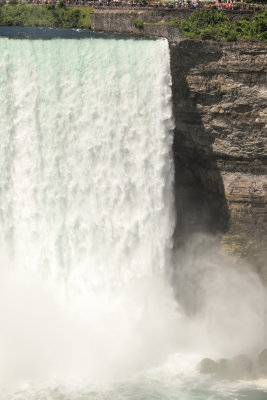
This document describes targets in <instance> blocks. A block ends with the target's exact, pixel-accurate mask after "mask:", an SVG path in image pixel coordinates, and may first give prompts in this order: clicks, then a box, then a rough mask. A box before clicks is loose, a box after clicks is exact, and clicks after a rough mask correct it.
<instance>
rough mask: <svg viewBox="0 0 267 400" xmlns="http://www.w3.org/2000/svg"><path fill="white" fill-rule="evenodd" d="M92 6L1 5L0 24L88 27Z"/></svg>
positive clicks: (62, 4)
mask: <svg viewBox="0 0 267 400" xmlns="http://www.w3.org/2000/svg"><path fill="white" fill-rule="evenodd" d="M92 11H93V9H92V8H87V7H66V6H65V4H64V2H60V3H59V4H58V5H56V6H55V5H52V4H51V5H44V6H37V5H28V4H22V3H19V4H14V5H9V6H3V5H2V6H1V2H0V25H2V26H43V27H55V28H59V27H60V28H90V26H91V21H90V15H91V12H92Z"/></svg>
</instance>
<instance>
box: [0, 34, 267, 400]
mask: <svg viewBox="0 0 267 400" xmlns="http://www.w3.org/2000/svg"><path fill="white" fill-rule="evenodd" d="M0 104H1V107H0V139H1V140H0V265H1V272H0V275H1V276H0V278H1V279H0V316H1V319H0V328H1V329H0V399H1V400H2V399H3V400H15V399H16V400H24V399H25V400H63V399H64V400H67V399H68V400H74V399H75V400H123V399H126V400H128V399H129V400H176V399H177V400H195V399H198V400H223V399H227V400H237V399H238V400H241V399H247V400H266V399H267V381H266V379H255V380H251V381H235V382H234V381H219V380H216V379H213V378H212V377H210V376H204V375H201V374H200V373H199V371H198V368H197V365H198V363H199V361H200V360H201V359H202V358H203V357H208V356H209V357H214V358H220V357H223V356H225V357H233V356H235V355H237V354H240V353H241V352H246V351H247V352H248V353H249V354H253V352H254V353H255V352H256V353H257V352H259V351H260V350H261V349H262V348H263V347H264V345H265V346H266V343H265V338H266V335H265V334H266V323H265V322H264V321H265V318H266V313H267V310H266V307H265V306H264V307H263V308H262V309H259V307H258V305H259V304H265V303H266V290H265V289H264V288H263V287H262V285H261V283H260V282H259V281H258V279H257V277H256V276H255V275H253V273H252V272H249V271H247V272H246V273H245V272H244V271H246V270H245V268H244V270H243V272H242V276H241V275H240V273H239V272H236V271H232V270H231V268H230V267H229V266H228V265H224V266H223V268H222V265H221V264H220V263H219V262H218V261H217V260H216V262H214V260H213V261H212V262H210V261H206V259H205V260H203V258H201V260H197V262H196V263H192V262H191V261H190V260H191V259H190V257H191V253H192V252H189V253H190V256H188V257H187V256H186V258H185V260H184V262H183V268H181V271H182V272H183V273H181V275H180V279H181V280H182V282H183V279H185V278H184V277H185V273H184V271H186V277H187V278H186V279H187V280H189V281H190V285H189V286H190V287H191V286H192V288H193V289H192V290H193V293H192V296H195V297H196V296H197V292H195V291H194V284H195V282H197V284H198V286H200V287H201V290H203V292H202V295H201V297H202V300H203V299H204V300H203V308H202V309H201V310H200V311H199V313H198V314H197V315H196V316H190V317H189V316H188V315H187V314H186V313H185V312H184V310H183V307H182V306H181V305H180V304H179V303H178V302H177V300H176V299H175V296H174V294H173V285H175V282H170V280H169V278H168V271H170V270H171V269H172V268H178V267H179V260H178V261H177V260H174V259H173V257H172V246H173V243H172V237H173V231H174V224H175V213H174V196H173V183H174V169H173V159H172V140H173V133H172V131H173V128H174V122H173V117H172V97H171V75H170V60H169V48H168V42H167V41H165V40H152V39H139V40H136V39H134V38H131V37H127V36H123V37H121V36H118V35H106V34H92V33H88V32H86V31H80V32H79V31H71V30H60V29H58V30H55V29H34V28H4V27H3V28H0ZM193 265H194V266H193ZM185 266H186V268H185ZM181 286H183V285H181ZM184 286H186V285H184ZM237 315H238V318H237ZM256 353H255V354H256Z"/></svg>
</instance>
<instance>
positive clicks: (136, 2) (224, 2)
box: [3, 0, 267, 11]
mask: <svg viewBox="0 0 267 400" xmlns="http://www.w3.org/2000/svg"><path fill="white" fill-rule="evenodd" d="M9 1H10V0H3V2H4V3H5V4H9ZM60 1H62V0H18V2H22V3H26V4H38V5H42V4H57V3H59V2H60ZM64 2H65V4H66V6H79V7H94V8H143V7H148V8H168V9H173V8H191V9H199V8H201V9H203V8H204V9H208V10H209V9H213V10H219V11H221V10H254V11H260V10H264V9H267V4H266V2H265V1H264V0H258V2H257V3H246V2H244V1H243V2H242V1H236V0H211V1H200V0H173V1H169V2H164V1H146V0H65V1H64Z"/></svg>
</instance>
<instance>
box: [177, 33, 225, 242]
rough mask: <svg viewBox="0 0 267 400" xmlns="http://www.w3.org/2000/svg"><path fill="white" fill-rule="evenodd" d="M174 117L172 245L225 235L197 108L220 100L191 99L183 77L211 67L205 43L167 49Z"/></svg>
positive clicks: (213, 55)
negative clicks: (193, 236) (174, 218)
mask: <svg viewBox="0 0 267 400" xmlns="http://www.w3.org/2000/svg"><path fill="white" fill-rule="evenodd" d="M170 52H171V72H172V85H173V86H172V88H173V109H174V117H175V132H174V145H173V150H174V161H175V201H176V210H177V224H176V233H175V245H176V246H178V247H179V245H180V244H181V243H182V242H183V241H184V240H186V238H187V237H188V235H190V234H193V233H195V232H197V231H198V230H199V231H205V232H208V233H218V232H225V231H226V230H227V228H228V221H229V211H228V206H227V202H226V199H225V194H224V186H223V180H222V177H221V172H220V170H219V168H218V166H217V160H216V157H215V154H214V151H213V147H212V145H213V142H214V137H212V136H211V134H210V133H209V132H208V131H207V130H206V128H205V126H204V124H203V121H202V115H201V114H200V112H199V110H198V108H197V104H198V103H204V104H206V105H211V104H217V103H218V101H220V99H221V94H220V93H219V94H213V93H196V92H195V93H194V92H192V91H191V90H190V87H189V85H188V83H187V77H188V74H189V73H190V70H191V69H192V68H197V66H198V64H200V63H206V64H208V63H209V62H216V61H218V60H219V59H220V58H221V57H222V51H221V50H220V49H217V48H215V49H212V48H211V49H210V51H207V45H206V43H205V42H196V41H183V42H181V43H180V44H178V45H171V46H170Z"/></svg>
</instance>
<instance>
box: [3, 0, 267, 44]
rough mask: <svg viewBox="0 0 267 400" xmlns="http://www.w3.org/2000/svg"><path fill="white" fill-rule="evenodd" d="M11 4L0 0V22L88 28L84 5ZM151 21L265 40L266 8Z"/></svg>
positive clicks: (190, 32)
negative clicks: (236, 16) (232, 17)
mask: <svg viewBox="0 0 267 400" xmlns="http://www.w3.org/2000/svg"><path fill="white" fill-rule="evenodd" d="M11 1H12V3H13V4H12V5H8V6H4V5H3V3H2V2H1V0H0V25H2V26H43V27H61V28H85V29H86V28H90V26H91V21H90V16H91V13H92V12H93V11H94V10H93V8H88V7H66V6H65V3H64V1H63V0H61V1H60V2H59V3H58V4H57V5H52V4H50V5H43V6H37V5H29V4H23V3H18V4H16V0H11ZM144 24H145V23H143V22H142V21H140V23H139V20H138V19H136V20H135V21H134V25H135V26H136V27H138V28H139V29H142V28H143V25H144ZM155 25H174V26H177V27H179V29H180V30H181V33H182V35H183V36H184V37H186V38H191V39H193V38H199V39H203V40H207V39H211V40H227V41H234V40H239V39H258V40H262V41H264V42H267V10H265V11H263V12H262V13H256V14H254V17H253V19H251V20H250V19H248V17H243V18H241V19H240V20H237V21H234V22H230V21H229V20H228V18H227V16H226V15H225V14H224V13H223V12H222V11H221V12H219V11H214V10H205V9H202V10H196V11H194V12H193V13H192V14H191V15H190V17H189V18H188V19H187V20H182V21H179V20H178V18H174V19H173V20H171V21H169V22H165V21H162V22H160V23H157V24H155Z"/></svg>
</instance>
